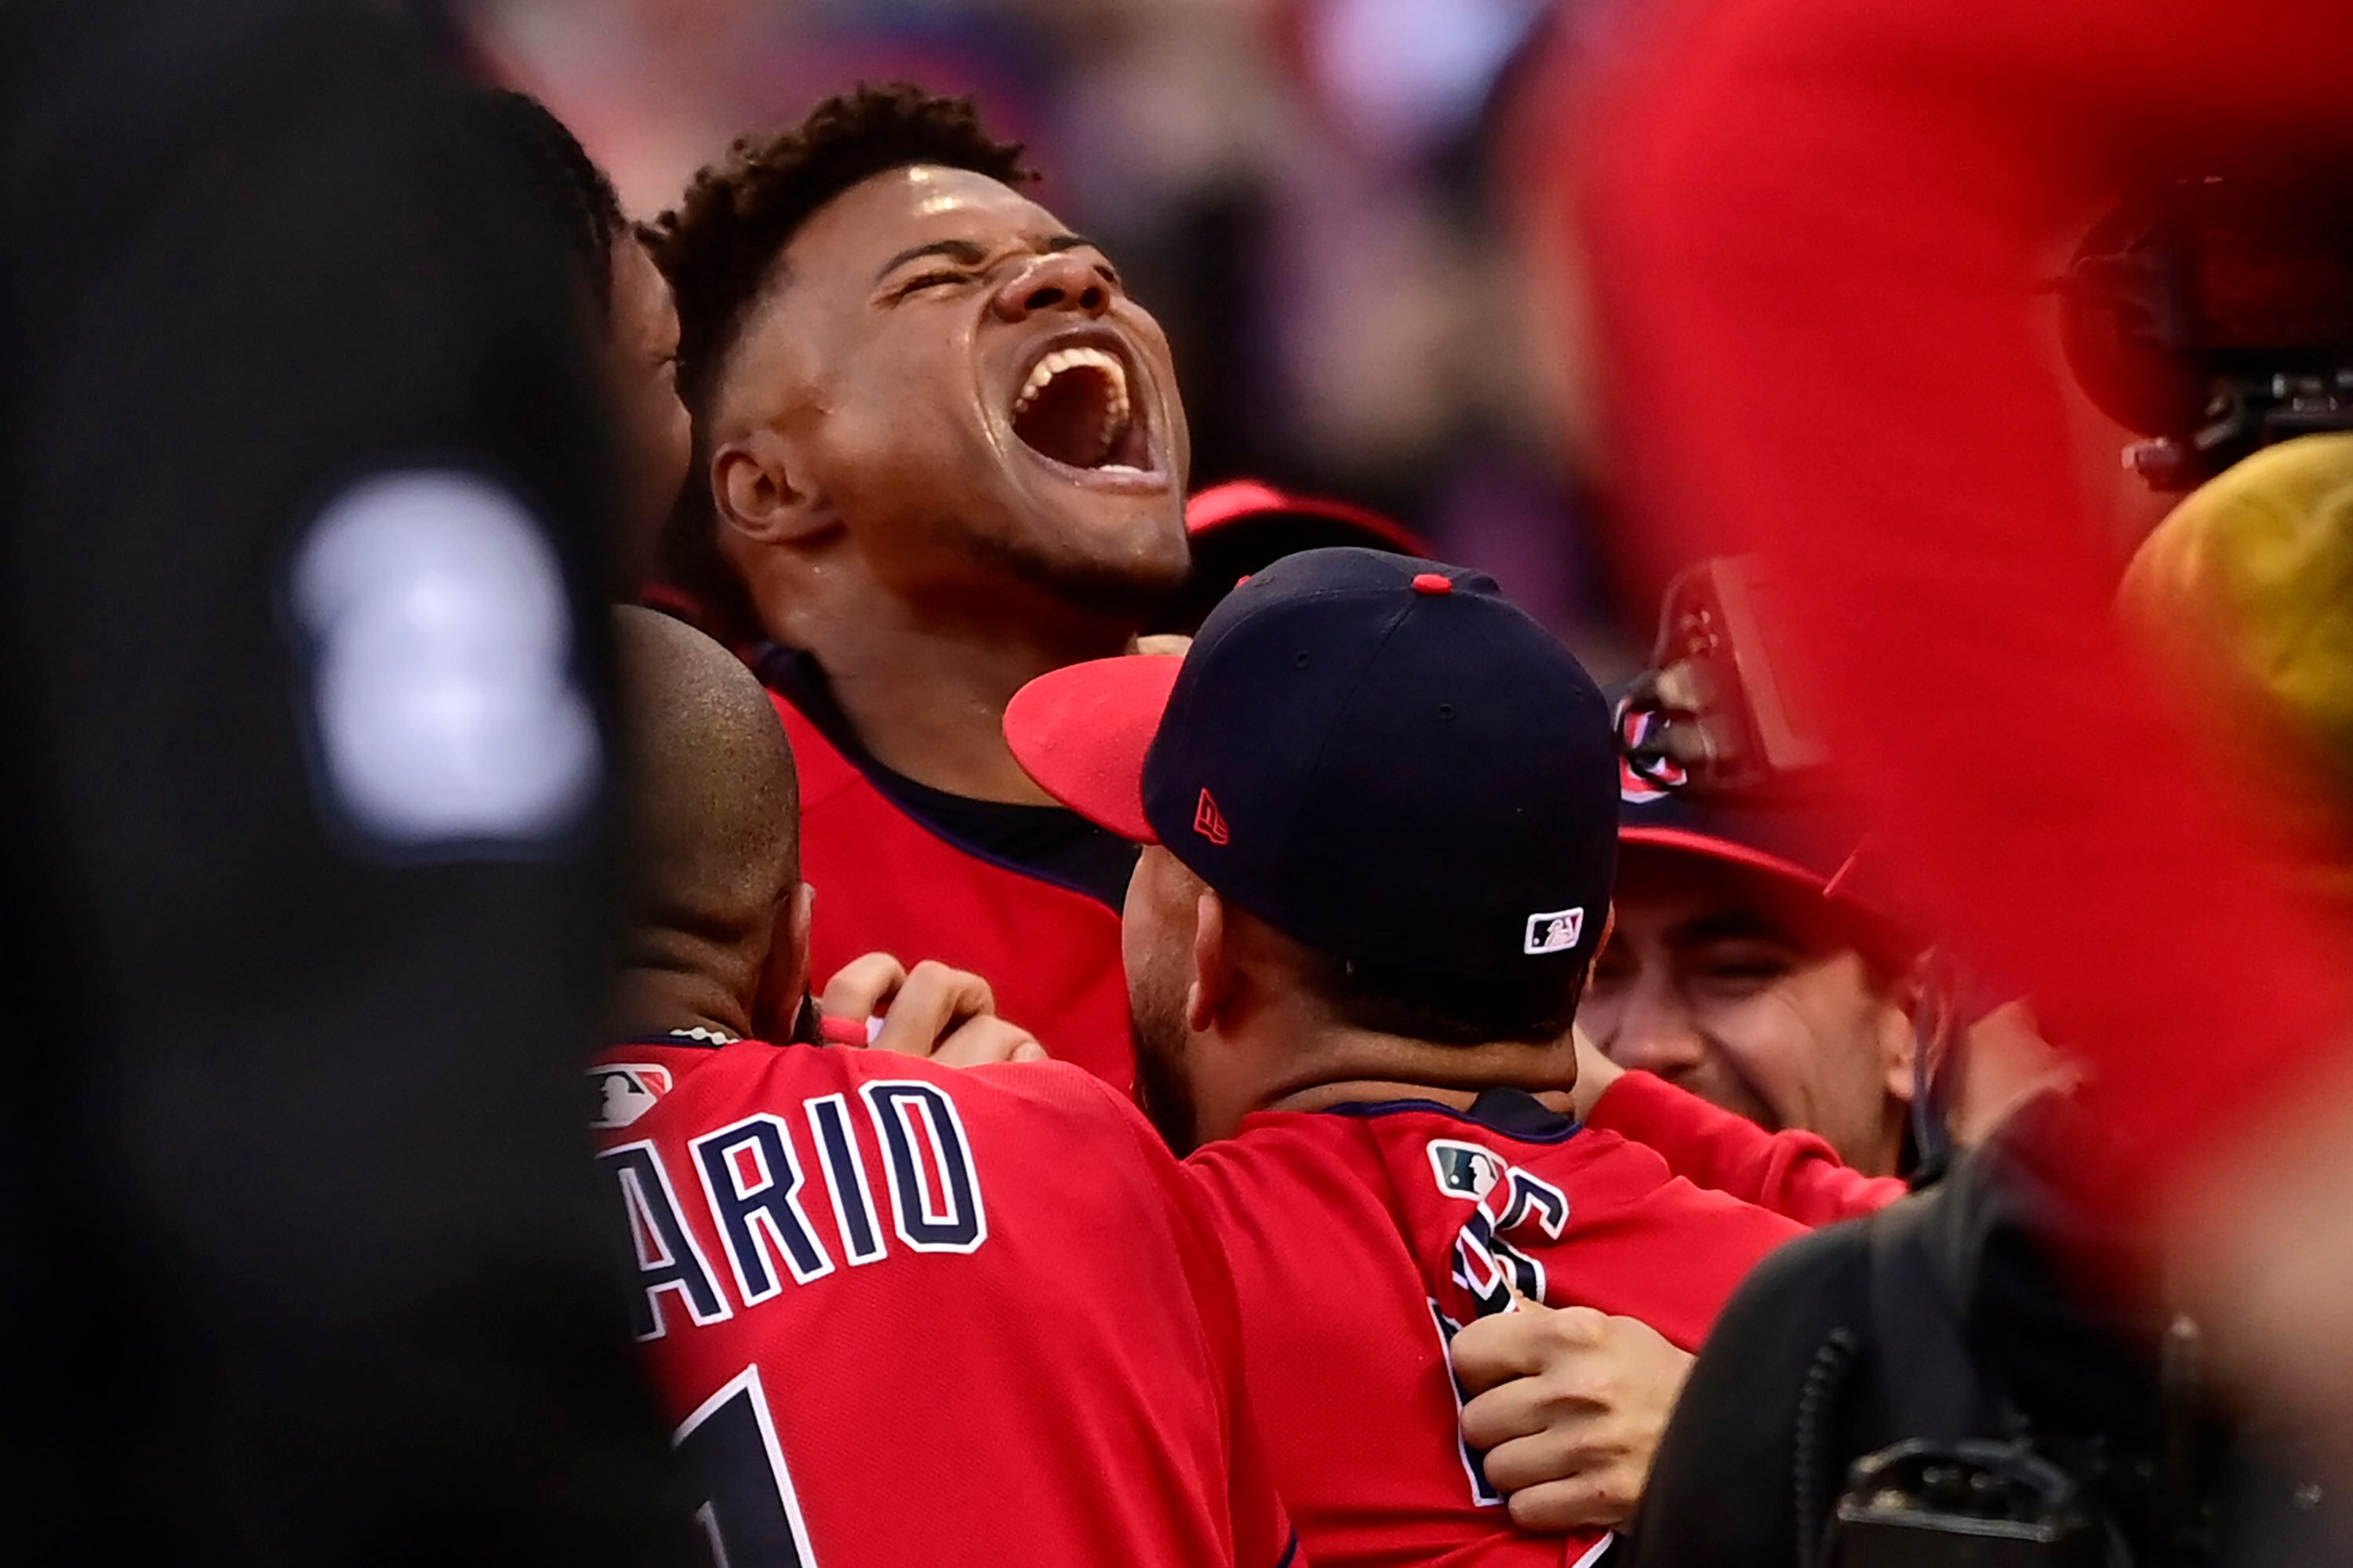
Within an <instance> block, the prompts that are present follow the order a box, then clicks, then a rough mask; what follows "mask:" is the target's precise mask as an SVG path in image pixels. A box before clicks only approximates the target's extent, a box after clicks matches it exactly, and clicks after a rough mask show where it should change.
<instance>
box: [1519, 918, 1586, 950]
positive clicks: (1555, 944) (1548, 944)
mask: <svg viewBox="0 0 2353 1568" xmlns="http://www.w3.org/2000/svg"><path fill="white" fill-rule="evenodd" d="M1584 935H1585V911H1584V910H1583V909H1582V908H1577V909H1555V910H1553V911H1551V912H1550V913H1549V914H1544V915H1531V916H1528V939H1527V940H1526V942H1525V943H1524V944H1522V946H1521V948H1520V950H1521V951H1522V952H1524V953H1565V952H1567V950H1568V949H1569V948H1574V947H1575V946H1577V942H1578V940H1579V939H1580V938H1583V937H1584Z"/></svg>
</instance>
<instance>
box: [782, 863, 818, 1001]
mask: <svg viewBox="0 0 2353 1568" xmlns="http://www.w3.org/2000/svg"><path fill="white" fill-rule="evenodd" d="M785 900H786V903H785V913H784V918H782V919H781V920H779V921H777V922H776V947H777V948H778V949H779V955H780V956H779V959H778V961H779V962H781V963H783V964H784V965H785V966H786V967H787V968H788V969H790V970H791V972H792V981H793V988H794V990H796V991H807V989H808V984H809V930H810V928H811V927H813V926H814V925H815V923H816V917H817V889H816V888H814V887H812V886H810V885H808V884H807V883H806V882H796V883H795V884H793V887H792V891H791V892H790V893H787V894H786V895H785Z"/></svg>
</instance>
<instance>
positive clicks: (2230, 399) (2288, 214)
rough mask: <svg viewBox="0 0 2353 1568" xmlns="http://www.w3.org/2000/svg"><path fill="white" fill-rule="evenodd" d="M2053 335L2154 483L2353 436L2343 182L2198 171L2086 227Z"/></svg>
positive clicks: (2351, 257)
mask: <svg viewBox="0 0 2353 1568" xmlns="http://www.w3.org/2000/svg"><path fill="white" fill-rule="evenodd" d="M2060 294H2061V302H2062V307H2063V309H2062V316H2061V340H2062V344H2063V348H2064V350H2065V353H2066V356H2067V363H2068V366H2069V368H2070V369H2071V370H2072V371H2073V374H2074V376H2075V379H2076V381H2077V382H2078V383H2079V384H2080V385H2081V386H2082V387H2083V388H2084V391H2085V392H2086V393H2087V394H2088V395H2089V396H2090V397H2091V398H2092V401H2093V402H2094V403H2095V404H2097V405H2098V406H2099V407H2100V408H2101V409H2102V410H2103V411H2104V412H2105V413H2106V414H2107V415H2108V417H2109V418H2113V419H2115V420H2116V422H2117V423H2119V424H2121V425H2123V426H2125V427H2126V429H2130V430H2134V431H2136V432H2137V433H2139V434H2140V435H2142V436H2145V437H2147V440H2142V441H2139V442H2136V443H2135V444H2134V445H2132V446H2131V447H2128V448H2127V449H2126V452H2125V458H2126V462H2127V464H2128V465H2129V466H2130V467H2131V468H2133V469H2134V471H2137V473H2139V474H2140V476H2141V477H2142V478H2143V479H2145V480H2146V481H2147V482H2148V483H2149V484H2150V485H2151V486H2152V487H2154V488H2156V489H2158V490H2164V491H2178V490H2187V489H2189V488H2191V487H2192V486H2194V485H2197V484H2200V483H2202V482H2204V481H2206V480H2207V479H2210V478H2211V477H2212V476H2213V475H2215V474H2217V473H2219V472H2221V471H2222V470H2223V469H2225V468H2228V467H2229V466H2230V465H2231V464H2232V463H2234V462H2236V461H2239V460H2240V459H2241V458H2242V457H2244V456H2246V455H2247V454H2248V453H2249V452H2252V451H2253V450H2256V449H2258V448H2260V447H2263V446H2268V445H2271V444H2272V443H2274V442H2275V441H2282V440H2288V439H2290V438H2292V437H2295V436H2299V435H2309V434H2313V433H2316V432H2318V431H2323V430H2342V429H2353V184H2348V182H2347V181H2346V180H2345V179H2344V177H2343V175H2341V173H2337V172H2334V171H2331V172H2326V173H2319V174H2314V175H2303V174H2301V173H2293V172H2291V173H2284V174H2283V173H2270V172H2267V173H2265V174H2264V175H2260V176H2255V175H2233V174H2208V175H2199V176H2198V177H2195V178H2189V179H2181V180H2176V181H2174V182H2172V183H2171V184H2169V185H2167V186H2165V187H2164V188H2162V189H2161V190H2158V191H2156V192H2152V193H2148V194H2146V195H2143V196H2138V197H2136V198H2134V199H2132V200H2129V201H2127V202H2126V203H2125V204H2124V205H2123V206H2121V207H2118V208H2117V209H2116V211H2115V212H2113V213H2111V214H2110V215H2109V216H2108V217H2105V218H2104V219H2102V220H2101V221H2100V222H2099V223H2098V224H2096V225H2094V228H2093V229H2092V231H2091V233H2090V234H2089V235H2087V236H2086V237H2085V238H2084V242H2083V244H2082V245H2081V246H2080V247H2079V248H2078V249H2077V250H2076V253H2075V256H2074V259H2073V261H2072V262H2071V263H2070V264H2069V266H2068V269H2067V273H2066V276H2065V278H2064V279H2063V281H2062V282H2061V285H2060Z"/></svg>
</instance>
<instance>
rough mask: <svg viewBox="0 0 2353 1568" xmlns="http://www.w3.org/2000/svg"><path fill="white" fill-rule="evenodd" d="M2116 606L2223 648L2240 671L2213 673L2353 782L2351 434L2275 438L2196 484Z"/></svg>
mask: <svg viewBox="0 0 2353 1568" xmlns="http://www.w3.org/2000/svg"><path fill="white" fill-rule="evenodd" d="M2118 605H2119V609H2121V610H2122V612H2123V614H2124V617H2125V619H2126V621H2127V622H2128V623H2129V624H2131V625H2132V626H2133V627H2134V628H2135V629H2136V630H2141V631H2143V632H2144V633H2145V634H2147V635H2148V636H2150V637H2151V638H2152V639H2154V640H2155V641H2157V642H2158V643H2159V644H2160V645H2162V646H2166V647H2167V648H2168V651H2169V652H2172V653H2173V654H2175V655H2176V656H2177V657H2179V656H2184V655H2191V656H2193V657H2194V658H2195V662H2199V663H2207V662H2210V661H2211V660H2212V659H2213V658H2214V656H2215V655H2216V654H2218V653H2220V654H2222V655H2223V656H2224V660H2225V662H2228V663H2231V664H2232V665H2234V666H2235V668H2234V669H2232V670H2229V671H2220V670H2218V671H2213V672H2212V673H2214V674H2219V675H2223V676H2224V677H2225V678H2226V680H2227V681H2228V682H2229V683H2230V684H2232V685H2235V686H2237V687H2239V688H2240V689H2241V690H2242V692H2244V693H2245V694H2246V695H2249V696H2252V697H2253V698H2254V699H2255V700H2256V702H2257V703H2258V705H2261V706H2263V707H2265V708H2268V709H2269V710H2270V711H2269V713H2268V714H2265V715H2260V716H2261V717H2263V718H2264V719H2267V720H2269V721H2270V722H2272V723H2274V724H2284V726H2286V727H2287V728H2288V729H2290V730H2292V731H2293V732H2294V733H2295V735H2296V736H2298V737H2300V738H2302V739H2303V740H2304V741H2305V742H2306V744H2308V745H2309V746H2311V747H2313V748H2314V749H2315V750H2316V752H2318V753H2319V754H2320V757H2321V758H2322V759H2323V760H2324V762H2325V763H2332V764H2334V766H2335V768H2336V770H2337V779H2336V780H2335V781H2334V782H2333V785H2332V788H2334V787H2338V786H2342V785H2343V784H2345V783H2346V782H2348V781H2353V433H2342V434H2338V433H2332V434H2327V435H2316V436H2299V437H2297V438H2296V439H2295V440H2290V441H2283V442H2281V443H2280V444H2279V445H2277V446H2274V447H2267V448H2265V449H2264V450H2262V451H2259V452H2256V453H2255V454H2254V455H2253V456H2252V457H2250V458H2248V459H2246V460H2245V461H2242V462H2240V463H2238V464H2236V465H2235V466H2233V467H2232V468H2231V469H2229V470H2227V471H2224V472H2222V473H2221V474H2219V475H2217V476H2216V477H2215V478H2213V479H2211V480H2209V481H2208V482H2206V483H2205V484H2204V485H2203V486H2201V487H2200V488H2199V489H2198V490H2196V491H2193V492H2192V493H2190V494H2189V496H2188V497H2187V498H2186V499H2185V500H2183V502H2182V503H2181V504H2180V505H2179V506H2177V507H2176V508H2174V510H2173V512H2172V513H2171V514H2169V515H2168V516H2167V518H2166V519H2165V521H2164V522H2163V523H2160V524H2158V526H2157V529H2156V531H2155V532H2154V533H2152V534H2150V535H2149V536H2148V538H2147V540H2146V541H2144V542H2143V544H2142V546H2141V547H2140V550H2139V552H2138V554H2137V555H2136V556H2134V557H2133V560H2132V564H2131V566H2130V567H2128V568H2127V569H2126V573H2125V580H2124V587H2123V589H2122V591H2121V594H2120V596H2119V599H2118ZM2218 638H2219V640H2220V642H2221V646H2220V647H2219V648H2218V647H2217V646H2216V644H2215V641H2214V640H2216V639H2218ZM2193 644H2194V646H2193Z"/></svg>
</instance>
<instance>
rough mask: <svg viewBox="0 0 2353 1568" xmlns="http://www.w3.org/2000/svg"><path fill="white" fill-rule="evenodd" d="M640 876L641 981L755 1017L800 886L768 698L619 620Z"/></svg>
mask: <svg viewBox="0 0 2353 1568" xmlns="http://www.w3.org/2000/svg"><path fill="white" fill-rule="evenodd" d="M616 629H617V638H618V646H619V652H620V676H621V679H620V690H621V723H622V734H623V735H624V736H627V737H628V758H629V762H630V784H631V786H632V789H631V797H630V799H631V810H630V817H631V821H632V825H633V826H634V828H635V830H636V842H637V847H638V858H639V862H640V865H641V875H640V879H639V884H638V885H639V897H638V908H637V910H636V912H635V914H636V918H635V920H634V922H633V927H632V935H631V938H630V942H629V948H628V967H629V968H630V969H633V970H639V971H654V972H661V973H669V974H672V975H677V976H681V977H684V978H688V979H700V980H707V981H711V982H715V983H716V985H717V987H718V988H719V989H720V990H722V991H724V992H725V993H726V994H727V995H729V996H731V997H733V999H735V1001H737V1002H738V1003H740V1005H741V1006H742V1008H743V1009H744V1011H745V1012H747V1013H748V1012H749V1010H750V1009H751V1008H752V1006H753V1003H754V993H755V992H756V991H758V990H759V988H760V986H761V983H762V981H763V980H764V978H772V977H768V976H767V970H768V969H769V968H770V965H771V962H772V953H771V949H772V948H773V947H774V946H775V944H776V941H777V940H778V938H779V933H780V931H782V930H783V928H784V925H785V917H786V912H787V910H788V909H789V907H790V906H791V905H792V902H793V898H794V895H795V894H796V893H797V890H798V889H799V886H800V799H799V796H800V790H799V784H798V781H797V778H796V776H795V773H794V769H793V754H792V747H791V746H790V745H789V743H787V742H786V739H785V731H784V726H783V724H782V722H781V721H780V720H779V719H778V718H777V716H776V708H775V707H774V706H773V705H771V704H770V702H769V700H768V694H767V693H765V691H763V690H762V689H761V687H760V683H759V682H758V681H757V680H755V679H754V678H753V675H752V673H751V672H750V671H748V670H746V669H744V666H743V665H742V664H741V663H740V662H737V661H736V659H735V658H734V656H733V655H732V654H730V653H729V652H727V651H726V650H725V649H723V648H722V647H720V646H719V644H718V643H716V642H713V641H711V640H710V639H709V638H707V637H705V636H703V635H702V633H701V632H699V631H695V630H691V629H690V628H688V627H686V626H684V625H682V624H681V623H680V622H678V621H675V620H670V618H669V617H668V616H663V615H657V614H655V613H654V612H653V611H651V610H647V609H620V610H617V611H616Z"/></svg>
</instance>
